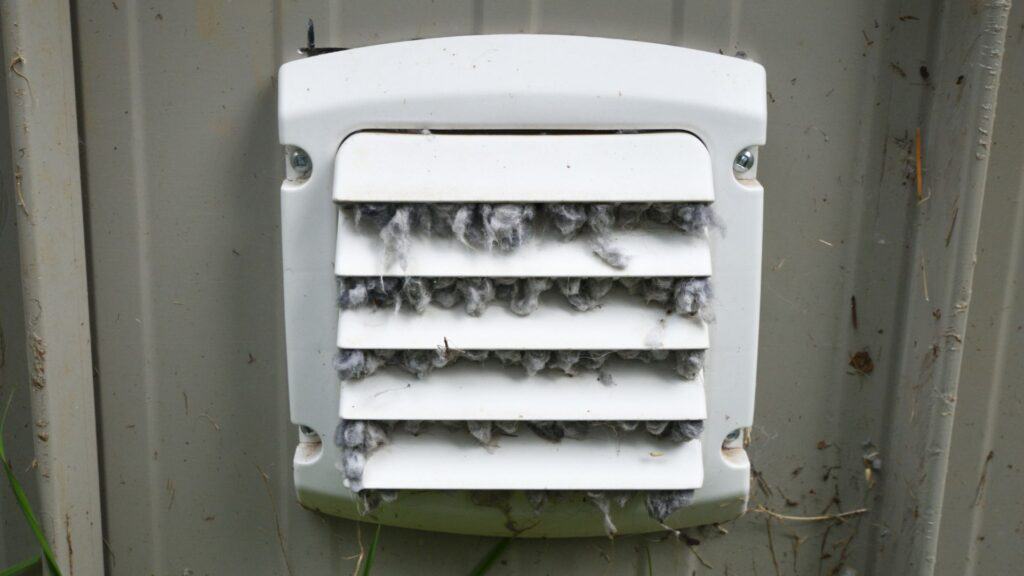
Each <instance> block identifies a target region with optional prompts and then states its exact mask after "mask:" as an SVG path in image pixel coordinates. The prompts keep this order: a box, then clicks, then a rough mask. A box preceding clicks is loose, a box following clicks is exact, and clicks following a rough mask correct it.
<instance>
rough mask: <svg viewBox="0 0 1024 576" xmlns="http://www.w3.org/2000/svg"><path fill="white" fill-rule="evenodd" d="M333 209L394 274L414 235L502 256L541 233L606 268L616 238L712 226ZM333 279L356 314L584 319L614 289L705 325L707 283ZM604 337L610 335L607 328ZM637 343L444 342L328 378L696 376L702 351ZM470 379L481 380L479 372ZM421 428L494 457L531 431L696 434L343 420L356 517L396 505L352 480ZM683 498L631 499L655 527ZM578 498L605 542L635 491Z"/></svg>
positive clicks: (640, 216) (639, 206) (373, 354)
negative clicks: (630, 369)
mask: <svg viewBox="0 0 1024 576" xmlns="http://www.w3.org/2000/svg"><path fill="white" fill-rule="evenodd" d="M341 212H342V217H343V218H349V219H351V220H352V224H353V225H354V226H355V227H357V228H361V229H362V231H363V232H364V233H370V234H376V235H378V236H379V238H380V241H381V242H380V245H381V248H380V250H381V251H380V255H379V257H380V258H381V259H382V261H383V265H382V266H383V268H384V269H387V268H389V267H390V266H391V264H392V263H393V262H397V263H398V264H399V268H400V269H404V268H406V267H407V266H408V261H407V254H406V252H407V250H408V246H409V245H410V243H411V242H412V241H413V238H414V237H416V236H420V237H438V238H442V239H446V240H448V241H451V242H456V243H458V244H460V245H462V246H463V248H464V249H466V250H470V251H481V252H487V253H494V252H497V253H510V252H514V251H516V250H518V249H519V248H520V247H521V246H523V245H524V244H526V243H528V242H531V241H532V240H533V237H534V236H535V235H538V236H545V235H547V236H550V237H553V238H554V239H556V240H557V241H559V242H576V243H577V244H579V248H580V249H581V250H590V251H591V252H592V253H593V255H594V257H596V258H598V259H600V260H601V261H602V262H603V263H604V264H605V265H607V266H608V267H610V268H612V269H615V270H622V269H625V268H627V266H628V262H629V258H630V255H629V254H628V253H625V252H624V251H622V250H621V249H620V248H618V247H617V245H616V242H615V236H616V232H617V231H618V230H621V229H627V230H637V229H645V228H659V227H660V228H662V229H667V230H673V231H675V233H678V234H705V233H706V229H707V228H708V227H709V226H711V225H713V223H714V222H715V218H714V213H713V211H712V208H711V206H710V205H709V204H706V203H649V202H648V203H595V204H584V203H577V204H564V203H556V204H521V203H520V204H489V203H467V204H452V203H442V204H433V203H431V204H407V203H352V204H346V205H343V207H342V209H341ZM337 282H338V306H339V307H340V308H341V309H342V310H350V309H356V308H361V307H366V308H371V309H383V310H388V311H392V313H394V314H423V313H424V312H425V311H426V310H427V309H428V307H431V306H437V307H440V308H445V309H452V308H456V307H458V308H461V309H463V310H464V311H465V313H466V314H467V315H469V316H474V317H480V316H482V315H483V314H484V313H485V312H486V310H487V309H488V307H490V306H503V307H506V308H507V309H508V310H510V311H511V312H512V313H514V314H516V315H518V316H529V315H530V314H532V313H533V312H535V311H536V310H537V309H538V308H539V307H540V306H542V305H545V306H569V307H570V308H571V309H572V310H573V311H575V312H577V313H581V314H584V313H587V312H589V311H592V310H595V309H598V308H600V307H601V305H602V301H603V300H604V299H605V298H606V297H608V296H609V294H610V293H611V292H612V291H613V290H618V291H621V292H623V293H624V294H625V296H626V297H628V298H633V299H635V300H637V301H638V302H642V303H643V304H644V305H648V306H654V307H658V308H660V309H662V310H664V312H665V314H678V315H682V316H689V317H694V316H698V315H699V316H700V317H703V318H710V317H711V314H710V309H709V307H710V304H711V283H710V280H709V279H708V278H706V277H613V276H602V277H584V278H579V277H527V278H516V277H431V278H424V277H417V276H375V277H345V276H343V277H339V278H338V281H337ZM549 292H556V293H558V294H559V295H560V296H561V297H562V299H561V300H558V299H555V298H549V299H545V301H544V303H543V304H542V303H541V297H542V296H543V295H545V293H549ZM552 295H553V294H552ZM570 321H571V320H570ZM551 328H552V329H556V330H557V329H560V328H565V327H564V326H552V327H551ZM513 329H514V326H513ZM606 329H608V330H615V326H608V327H607V328H606ZM647 344H648V345H649V346H650V349H641V350H479V349H477V350H463V349H456V348H452V347H449V346H447V345H443V346H438V347H437V348H436V349H434V350H422V349H415V350H395V349H378V350H368V349H362V350H361V349H341V350H339V353H338V355H337V357H336V359H335V369H336V370H337V372H338V377H339V378H340V379H341V380H342V381H344V382H346V383H347V385H349V386H358V382H357V381H358V380H359V379H362V378H366V377H369V376H372V375H373V374H374V373H375V372H377V371H378V370H386V369H397V370H401V371H403V372H406V373H408V374H411V375H413V376H415V377H416V378H420V379H423V378H426V377H427V376H428V375H432V374H435V373H436V371H438V370H441V369H443V368H445V367H448V366H451V365H453V364H455V363H456V362H462V363H469V362H471V363H476V364H479V365H480V366H481V367H486V368H487V369H490V370H513V369H519V370H521V371H522V372H524V373H525V374H526V375H528V376H531V377H532V376H534V375H536V374H538V373H540V372H542V371H558V372H560V373H561V374H564V375H567V376H576V375H580V376H582V377H588V376H589V377H596V378H597V379H598V380H599V381H600V382H601V383H602V384H604V385H606V386H615V385H616V382H615V377H614V373H613V371H612V370H611V369H609V368H606V367H605V364H606V361H607V360H609V359H617V360H620V361H624V362H635V363H643V364H647V365H652V366H653V365H658V364H669V365H670V366H671V368H670V369H671V370H674V371H675V372H676V373H677V375H678V377H679V378H680V379H681V380H692V379H693V378H695V377H696V376H697V375H698V374H699V373H700V370H701V368H702V365H703V357H704V351H703V350H672V351H669V350H664V349H661V343H660V342H658V341H656V340H655V341H653V342H652V341H648V342H647ZM438 377H439V378H441V377H443V375H438ZM481 377H486V376H485V373H484V372H481ZM423 385H425V386H429V385H430V383H429V382H426V383H424V384H423ZM429 428H435V429H441V430H444V431H445V432H447V433H450V434H469V435H471V436H472V437H473V438H475V439H476V441H478V442H479V444H480V449H483V450H500V448H501V441H502V438H503V437H506V436H518V435H521V434H533V435H535V436H536V437H538V438H540V439H542V440H544V441H547V442H552V443H557V442H562V441H572V440H579V439H582V438H585V437H587V436H588V435H589V434H590V432H591V431H592V430H593V429H595V428H602V429H606V430H611V431H613V432H615V434H621V435H643V434H647V435H649V436H650V437H652V438H659V439H665V440H668V441H669V442H673V443H684V442H689V441H691V440H694V439H696V438H698V437H699V436H700V434H701V432H702V431H703V422H702V421H700V420H683V421H651V420H648V421H638V420H627V421H607V420H602V421H586V420H568V421H523V422H520V421H516V420H510V421H490V420H467V421H452V420H445V421H435V422H431V421H423V420H405V421H393V420H388V421H363V420H342V421H341V422H340V423H339V424H338V427H337V431H336V434H335V442H336V444H337V445H338V446H339V447H340V448H341V454H342V460H341V462H340V465H339V467H340V469H341V470H342V471H343V473H344V476H345V479H346V481H347V483H348V486H349V487H350V488H351V489H353V490H355V491H357V492H359V494H360V496H361V500H362V503H363V511H364V512H370V511H372V510H373V509H374V508H375V507H376V506H379V505H380V504H381V503H382V502H391V501H394V500H396V499H397V498H398V493H397V492H395V491H390V490H385V491H379V490H378V491H374V490H369V489H366V488H364V487H363V485H362V476H363V472H364V469H365V467H366V466H367V463H368V461H369V460H370V459H372V457H373V454H374V452H375V451H377V450H378V449H379V448H381V447H383V446H385V445H386V444H387V443H388V442H389V440H390V438H391V437H392V436H393V435H395V434H408V435H412V436H418V435H419V434H421V433H423V432H425V431H426V430H427V429H429ZM438 465H443V463H440V462H439V463H438ZM692 494H693V491H692V490H646V491H641V492H640V493H639V494H637V495H636V497H639V498H642V499H643V500H644V502H645V507H646V509H647V511H648V513H649V514H650V516H651V517H652V518H653V519H654V520H656V521H657V522H659V523H663V522H664V520H665V519H666V518H667V517H668V516H669V515H671V514H672V513H673V512H675V511H676V510H678V509H679V508H681V507H683V506H686V505H687V504H688V503H689V502H690V500H691V499H692ZM552 496H554V497H561V496H564V494H563V493H560V492H558V491H548V492H545V491H540V492H537V491H535V492H531V496H530V499H531V502H533V503H534V504H535V511H536V512H537V513H540V512H542V511H543V507H544V504H545V503H546V502H547V501H548V500H549V499H550V498H551V497H552ZM585 496H586V499H587V500H588V501H590V502H592V503H593V504H594V505H595V506H596V507H597V508H598V510H600V512H601V513H602V515H603V517H604V526H605V529H606V532H607V533H608V535H613V534H615V532H616V528H615V525H614V523H613V521H612V519H611V507H612V505H617V506H618V507H620V508H621V507H622V506H624V505H625V504H626V503H628V501H629V500H630V498H632V497H634V492H632V491H610V492H606V491H588V492H587V493H586V495H585Z"/></svg>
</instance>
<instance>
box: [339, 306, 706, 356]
mask: <svg viewBox="0 0 1024 576" xmlns="http://www.w3.org/2000/svg"><path fill="white" fill-rule="evenodd" d="M338 326H339V328H338V347H339V348H381V349H392V350H407V349H416V350H434V349H437V348H438V347H443V346H444V345H445V342H446V341H447V343H448V344H447V345H448V346H449V347H450V348H456V349H459V350H641V349H652V348H653V349H665V350H702V349H705V348H707V347H708V329H707V325H706V324H705V323H704V322H703V321H702V320H700V319H697V318H685V317H681V316H678V315H666V314H665V311H664V310H659V309H658V308H655V307H651V306H645V305H644V304H643V303H642V302H640V301H637V300H636V299H635V298H628V297H621V298H609V300H608V302H607V303H606V304H605V305H603V306H602V307H601V308H600V309H597V310H591V311H589V312H583V313H581V312H576V311H575V310H572V309H570V308H569V307H568V306H564V305H562V306H557V305H551V306H543V305H542V306H541V307H540V308H538V309H537V311H536V312H534V313H532V314H530V315H529V316H518V315H516V314H515V313H513V312H511V311H510V310H508V309H505V308H503V307H500V306H491V307H489V308H488V309H487V310H486V311H485V312H484V313H483V314H482V315H481V316H479V317H475V316H470V315H467V314H466V313H465V312H463V311H462V310H459V309H450V310H446V309H443V308H439V307H436V306H429V307H428V308H427V309H426V310H424V311H423V312H422V313H420V314H416V313H412V312H410V313H405V314H403V313H395V311H394V310H383V309H380V310H374V309H368V308H359V309H354V310H342V311H341V312H340V313H339V317H338Z"/></svg>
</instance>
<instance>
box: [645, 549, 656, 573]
mask: <svg viewBox="0 0 1024 576" xmlns="http://www.w3.org/2000/svg"><path fill="white" fill-rule="evenodd" d="M644 552H646V553H647V576H654V561H653V560H651V547H650V546H648V545H647V544H644Z"/></svg>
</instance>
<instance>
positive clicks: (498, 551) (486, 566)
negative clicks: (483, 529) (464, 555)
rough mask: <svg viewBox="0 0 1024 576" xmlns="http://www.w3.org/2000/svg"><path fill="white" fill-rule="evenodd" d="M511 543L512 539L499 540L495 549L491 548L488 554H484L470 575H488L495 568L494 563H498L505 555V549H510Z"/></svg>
mask: <svg viewBox="0 0 1024 576" xmlns="http://www.w3.org/2000/svg"><path fill="white" fill-rule="evenodd" d="M511 543H512V539H511V538H502V539H501V540H499V541H498V543H497V544H495V545H494V547H493V548H491V549H490V551H488V552H487V554H484V557H483V558H481V559H480V561H479V562H477V563H476V566H474V567H473V571H472V572H470V573H469V574H470V576H483V575H484V574H487V571H488V570H490V569H491V567H492V566H494V563H495V562H497V561H498V559H499V558H501V555H502V554H504V553H505V549H506V548H508V545H509V544H511Z"/></svg>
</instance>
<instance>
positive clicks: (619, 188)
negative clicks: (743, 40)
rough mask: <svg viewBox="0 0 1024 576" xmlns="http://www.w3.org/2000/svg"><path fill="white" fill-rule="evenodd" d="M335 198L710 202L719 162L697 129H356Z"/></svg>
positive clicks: (341, 155) (339, 166)
mask: <svg viewBox="0 0 1024 576" xmlns="http://www.w3.org/2000/svg"><path fill="white" fill-rule="evenodd" d="M334 200H335V201H336V202H637V201H640V202H710V201H712V200H714V188H713V187H712V186H711V159H710V156H709V155H708V151H707V149H706V148H705V147H704V145H703V144H702V143H701V142H700V140H698V139H697V138H696V137H695V136H693V135H692V134H687V133H685V132H661V133H646V134H504V135H502V134H488V135H487V136H481V135H475V134H474V135H459V134H399V133H392V132H388V133H383V132H361V133H358V134H354V135H352V136H350V137H349V138H348V139H347V140H346V141H345V143H344V145H342V147H341V149H340V150H339V151H338V157H337V161H336V163H335V181H334Z"/></svg>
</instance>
